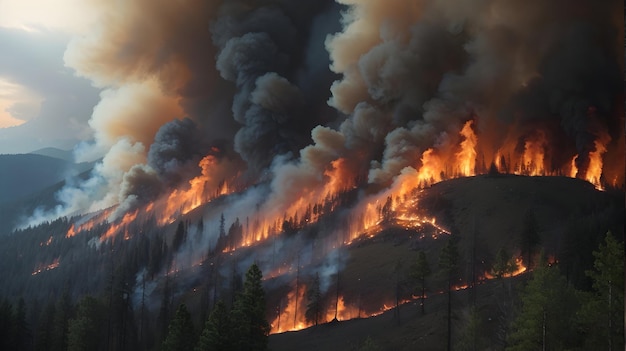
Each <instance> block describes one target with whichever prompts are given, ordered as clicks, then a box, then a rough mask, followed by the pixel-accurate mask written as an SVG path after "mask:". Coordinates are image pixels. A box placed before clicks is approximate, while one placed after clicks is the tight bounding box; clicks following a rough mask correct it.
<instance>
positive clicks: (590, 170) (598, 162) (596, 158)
mask: <svg viewBox="0 0 626 351" xmlns="http://www.w3.org/2000/svg"><path fill="white" fill-rule="evenodd" d="M609 141H610V137H608V135H607V136H605V137H602V138H600V139H597V140H595V141H594V145H595V150H593V151H591V152H590V153H589V166H588V167H587V174H585V179H586V180H587V181H588V182H589V183H591V184H593V185H595V186H596V188H598V189H599V190H602V189H603V188H602V184H601V183H600V177H601V176H602V155H603V154H604V153H605V152H606V151H607V149H606V144H608V142H609Z"/></svg>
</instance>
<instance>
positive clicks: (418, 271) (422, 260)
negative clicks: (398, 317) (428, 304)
mask: <svg viewBox="0 0 626 351" xmlns="http://www.w3.org/2000/svg"><path fill="white" fill-rule="evenodd" d="M430 274H431V271H430V265H429V264H428V260H427V259H426V253H425V252H424V251H421V250H420V251H419V252H418V253H417V258H416V260H415V262H413V264H412V265H411V271H410V277H411V280H412V281H413V283H414V286H415V288H416V289H417V290H419V291H420V308H421V311H422V314H424V299H425V298H426V277H428V276H429V275H430Z"/></svg>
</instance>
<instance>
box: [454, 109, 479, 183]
mask: <svg viewBox="0 0 626 351" xmlns="http://www.w3.org/2000/svg"><path fill="white" fill-rule="evenodd" d="M473 122H474V121H473V120H471V119H470V120H469V121H467V122H466V123H465V125H464V126H463V129H461V132H460V134H461V135H462V136H463V137H464V138H465V139H464V140H463V141H462V142H461V145H460V146H461V151H459V152H458V153H457V154H456V158H457V165H458V168H459V173H460V175H462V176H466V177H467V176H472V175H474V174H475V169H476V144H478V137H477V136H476V134H475V133H474V130H473V129H472V123H473Z"/></svg>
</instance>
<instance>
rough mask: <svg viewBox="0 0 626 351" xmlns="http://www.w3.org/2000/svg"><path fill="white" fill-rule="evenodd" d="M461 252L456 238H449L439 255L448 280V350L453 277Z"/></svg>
mask: <svg viewBox="0 0 626 351" xmlns="http://www.w3.org/2000/svg"><path fill="white" fill-rule="evenodd" d="M458 261H459V252H458V249H457V247H456V242H455V240H454V238H450V239H448V241H447V242H446V244H445V245H444V247H443V249H441V254H440V255H439V269H440V270H441V273H442V274H443V275H444V276H445V277H446V279H447V282H448V290H447V294H448V314H447V324H448V333H447V350H448V351H449V350H451V349H452V279H453V277H454V274H455V273H456V271H457V269H458V267H459V262H458Z"/></svg>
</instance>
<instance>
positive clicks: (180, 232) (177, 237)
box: [172, 221, 187, 252]
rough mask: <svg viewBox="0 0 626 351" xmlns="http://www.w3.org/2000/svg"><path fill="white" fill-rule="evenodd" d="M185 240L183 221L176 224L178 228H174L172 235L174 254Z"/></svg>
mask: <svg viewBox="0 0 626 351" xmlns="http://www.w3.org/2000/svg"><path fill="white" fill-rule="evenodd" d="M186 239H187V229H186V228H185V224H184V223H183V221H180V222H178V227H176V233H175V234H174V240H173V241H172V251H174V252H176V251H178V249H179V248H180V246H181V245H182V244H183V243H184V242H185V240H186Z"/></svg>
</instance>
